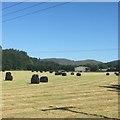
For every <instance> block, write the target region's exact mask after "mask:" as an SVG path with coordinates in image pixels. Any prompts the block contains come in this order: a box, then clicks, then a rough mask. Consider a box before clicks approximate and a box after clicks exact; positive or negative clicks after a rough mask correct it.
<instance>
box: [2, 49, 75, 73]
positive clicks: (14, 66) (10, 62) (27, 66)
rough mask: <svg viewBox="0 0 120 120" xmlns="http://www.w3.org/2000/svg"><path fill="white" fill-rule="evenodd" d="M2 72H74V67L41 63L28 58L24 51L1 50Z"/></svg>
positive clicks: (35, 59)
mask: <svg viewBox="0 0 120 120" xmlns="http://www.w3.org/2000/svg"><path fill="white" fill-rule="evenodd" d="M2 70H33V71H50V70H51V71H58V70H65V71H74V66H71V65H59V64H57V63H54V62H50V61H42V60H40V58H39V59H38V58H32V57H29V56H28V55H27V53H26V52H24V51H20V50H14V49H5V50H2Z"/></svg>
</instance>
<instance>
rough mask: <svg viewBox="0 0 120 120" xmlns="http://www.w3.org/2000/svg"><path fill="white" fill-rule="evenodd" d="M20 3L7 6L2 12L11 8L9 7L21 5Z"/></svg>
mask: <svg viewBox="0 0 120 120" xmlns="http://www.w3.org/2000/svg"><path fill="white" fill-rule="evenodd" d="M22 3H24V2H18V3H15V4H13V5H10V6H8V7H5V8H3V9H2V10H6V9H9V8H11V7H14V6H17V5H20V4H22Z"/></svg>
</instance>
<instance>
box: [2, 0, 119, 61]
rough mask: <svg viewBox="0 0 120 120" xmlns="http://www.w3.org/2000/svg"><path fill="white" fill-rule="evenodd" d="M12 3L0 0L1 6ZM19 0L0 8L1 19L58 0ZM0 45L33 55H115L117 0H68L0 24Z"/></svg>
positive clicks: (112, 57)
mask: <svg viewBox="0 0 120 120" xmlns="http://www.w3.org/2000/svg"><path fill="white" fill-rule="evenodd" d="M13 4H15V3H11V2H10V3H3V5H2V7H3V9H4V8H6V7H8V6H10V5H13ZM35 4H36V3H35V2H31V3H30V2H28V3H22V4H19V5H17V6H14V7H11V8H8V9H4V10H3V13H2V14H3V21H5V20H7V19H11V18H14V17H16V16H21V15H24V14H26V13H31V12H34V11H36V10H39V9H43V8H47V7H49V6H53V5H56V4H60V3H55V2H50V3H44V4H41V5H38V6H36V7H33V8H31V9H26V10H24V11H21V12H17V13H15V14H11V15H8V16H4V15H5V14H8V13H10V12H14V11H16V10H20V9H22V8H26V7H28V6H31V5H35ZM2 28H3V30H2V34H3V35H2V36H3V37H2V46H3V48H4V49H6V48H14V49H19V50H23V51H26V52H27V53H28V55H29V56H31V57H37V58H41V59H42V58H67V59H71V60H85V59H95V60H99V61H103V62H107V61H112V60H116V59H118V51H117V48H118V4H117V3H115V2H114V3H110V2H109V3H105V2H98V3H95V2H86V3H83V2H77V3H76V2H75V3H74V2H71V3H68V4H65V5H63V6H59V7H56V8H52V9H48V10H45V11H41V12H38V13H36V14H32V15H29V16H24V17H21V18H18V19H14V20H9V21H6V22H3V24H2Z"/></svg>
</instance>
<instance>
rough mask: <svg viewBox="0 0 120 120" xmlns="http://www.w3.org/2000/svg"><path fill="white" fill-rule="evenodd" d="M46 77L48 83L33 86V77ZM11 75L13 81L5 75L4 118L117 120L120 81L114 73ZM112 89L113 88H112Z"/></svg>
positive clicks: (23, 73)
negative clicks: (100, 119)
mask: <svg viewBox="0 0 120 120" xmlns="http://www.w3.org/2000/svg"><path fill="white" fill-rule="evenodd" d="M34 73H37V74H39V76H43V75H47V76H48V78H49V82H48V83H40V84H30V82H31V76H32V74H34ZM34 73H33V72H31V71H12V75H13V77H14V79H13V81H5V80H4V78H5V72H3V73H2V78H3V81H2V94H3V95H2V117H3V118H105V117H108V118H117V117H118V91H117V90H116V89H115V86H114V85H117V84H118V77H117V76H115V75H114V74H113V73H110V76H106V75H105V73H104V72H103V73H92V72H90V73H82V76H80V77H78V76H76V75H74V76H71V75H70V73H68V74H67V76H55V75H54V73H49V72H46V73H40V72H34ZM111 87H113V88H111Z"/></svg>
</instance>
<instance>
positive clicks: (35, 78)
mask: <svg viewBox="0 0 120 120" xmlns="http://www.w3.org/2000/svg"><path fill="white" fill-rule="evenodd" d="M31 84H39V76H38V75H37V74H34V75H33V76H32V78H31Z"/></svg>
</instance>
